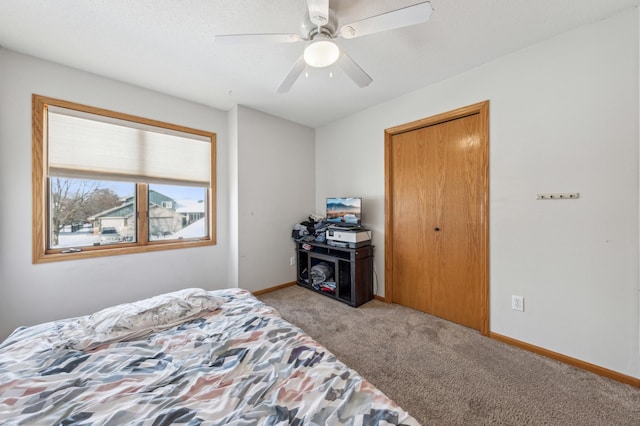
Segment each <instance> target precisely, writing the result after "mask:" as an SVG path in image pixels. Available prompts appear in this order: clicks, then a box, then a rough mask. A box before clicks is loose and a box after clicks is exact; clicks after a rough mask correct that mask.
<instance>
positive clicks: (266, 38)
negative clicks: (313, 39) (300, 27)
mask: <svg viewBox="0 0 640 426" xmlns="http://www.w3.org/2000/svg"><path fill="white" fill-rule="evenodd" d="M301 40H304V38H303V37H302V36H300V35H299V34H229V35H217V36H214V37H213V42H214V43H215V44H217V45H220V46H236V45H240V44H260V43H294V42H296V41H301Z"/></svg>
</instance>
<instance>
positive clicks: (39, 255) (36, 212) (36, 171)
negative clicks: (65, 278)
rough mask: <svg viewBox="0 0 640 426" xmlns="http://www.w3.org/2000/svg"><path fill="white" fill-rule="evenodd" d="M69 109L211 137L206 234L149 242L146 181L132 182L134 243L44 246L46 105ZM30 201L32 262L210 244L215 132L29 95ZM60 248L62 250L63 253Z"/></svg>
mask: <svg viewBox="0 0 640 426" xmlns="http://www.w3.org/2000/svg"><path fill="white" fill-rule="evenodd" d="M49 105H51V106H57V107H61V108H67V109H73V110H78V111H83V112H88V113H91V114H97V115H102V116H106V117H111V118H117V119H121V120H126V121H131V122H134V123H142V124H146V125H151V126H156V127H161V128H166V129H170V130H175V131H179V132H185V133H191V134H195V135H199V136H205V137H208V138H210V140H211V179H210V182H211V185H210V187H209V188H208V189H207V204H208V210H209V211H208V215H207V219H208V230H209V232H208V234H209V235H208V236H206V237H202V238H200V239H193V240H179V241H150V240H149V238H148V233H149V222H148V219H147V209H148V195H147V194H148V186H149V185H148V184H146V183H141V182H134V183H136V188H137V189H136V200H137V202H136V204H137V219H136V233H137V242H134V243H121V244H117V245H115V246H114V245H111V246H109V245H104V246H88V247H82V248H81V249H80V251H71V252H69V250H66V248H64V249H49V248H48V238H47V235H48V232H49V209H48V194H49V190H48V173H47V169H48V159H47V138H46V133H47V128H46V126H47V109H48V106H49ZM32 191H33V192H32V197H33V198H32V204H33V219H32V220H33V223H32V226H33V229H32V231H33V234H32V255H33V263H34V264H35V263H45V262H56V261H63V260H73V259H87V258H95V257H103V256H116V255H122V254H132V253H147V252H152V251H159V250H175V249H181V248H190V247H201V246H210V245H215V244H216V134H215V133H212V132H206V131H202V130H197V129H193V128H188V127H184V126H178V125H175V124H169V123H165V122H161V121H156V120H151V119H147V118H142V117H137V116H133V115H129V114H124V113H119V112H114V111H109V110H106V109H101V108H95V107H91V106H87V105H82V104H77V103H74V102H69V101H64V100H60V99H54V98H49V97H45V96H41V95H36V94H33V95H32ZM63 250H64V251H65V253H63Z"/></svg>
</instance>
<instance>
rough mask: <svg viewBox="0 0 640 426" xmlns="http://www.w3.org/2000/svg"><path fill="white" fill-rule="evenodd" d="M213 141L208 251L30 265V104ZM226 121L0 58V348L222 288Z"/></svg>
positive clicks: (28, 60) (3, 54) (147, 94)
mask: <svg viewBox="0 0 640 426" xmlns="http://www.w3.org/2000/svg"><path fill="white" fill-rule="evenodd" d="M32 93H37V94H41V95H45V96H50V97H54V98H60V99H65V100H69V101H73V102H79V103H83V104H87V105H91V106H96V107H101V108H106V109H112V110H115V111H119V112H123V113H128V114H134V115H139V116H142V117H146V118H151V119H156V120H161V121H167V122H171V123H175V124H179V125H184V126H189V127H194V128H198V129H202V130H207V131H212V132H215V133H217V160H218V164H217V167H218V168H217V203H218V206H219V208H218V211H217V240H218V244H217V245H216V246H213V247H196V248H192V249H183V250H172V251H162V252H154V253H144V254H133V255H126V256H111V257H103V258H99V259H86V260H78V261H67V262H56V263H52V264H38V265H33V264H32V263H31V216H32V213H31V212H32V210H31V94H32ZM227 138H228V135H227V115H226V113H225V112H223V111H219V110H216V109H212V108H209V107H205V106H202V105H199V104H194V103H191V102H186V101H183V100H180V99H177V98H173V97H170V96H166V95H162V94H159V93H156V92H152V91H148V90H144V89H141V88H138V87H134V86H130V85H126V84H123V83H119V82H115V81H112V80H108V79H104V78H101V77H98V76H96V75H93V74H89V73H85V72H82V71H78V70H73V69H70V68H66V67H63V66H60V65H57V64H53V63H51V62H46V61H42V60H38V59H35V58H32V57H29V56H24V55H21V54H18V53H15V52H12V51H9V50H6V49H1V48H0V340H1V339H3V338H4V337H6V336H7V335H8V334H9V333H10V332H11V331H12V330H13V329H14V328H15V327H17V326H20V325H31V324H35V323H38V322H42V321H49V320H53V319H58V318H64V317H69V316H76V315H81V314H87V313H91V312H94V311H95V310H98V309H101V308H103V307H106V306H108V305H113V304H116V303H122V302H125V301H131V300H136V299H139V298H142V297H148V296H151V295H155V294H159V293H162V292H166V291H172V290H176V289H180V288H185V287H191V286H197V287H203V288H206V289H215V288H223V287H226V286H228V285H229V283H228V280H227V253H228V247H229V233H228V232H229V231H228V223H229V216H228V212H227V210H226V209H227V206H228V204H229V200H228V197H229V193H228V190H227V188H228V183H229V182H228V177H227V173H228V166H227V164H228V160H227V157H228V153H227Z"/></svg>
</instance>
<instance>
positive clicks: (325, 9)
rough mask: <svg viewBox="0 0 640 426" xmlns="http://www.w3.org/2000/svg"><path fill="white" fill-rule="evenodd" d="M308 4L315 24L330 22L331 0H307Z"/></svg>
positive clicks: (310, 15)
mask: <svg viewBox="0 0 640 426" xmlns="http://www.w3.org/2000/svg"><path fill="white" fill-rule="evenodd" d="M307 6H309V19H311V22H312V23H313V24H315V25H318V26H322V25H326V24H327V22H329V0H307Z"/></svg>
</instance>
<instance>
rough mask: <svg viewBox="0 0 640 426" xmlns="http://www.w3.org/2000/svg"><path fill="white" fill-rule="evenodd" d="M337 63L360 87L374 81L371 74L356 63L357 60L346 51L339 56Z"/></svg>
mask: <svg viewBox="0 0 640 426" xmlns="http://www.w3.org/2000/svg"><path fill="white" fill-rule="evenodd" d="M336 64H338V66H339V67H340V68H342V71H344V72H345V74H347V75H348V76H349V78H351V80H353V82H354V83H356V84H357V85H358V86H359V87H366V86H368V85H369V84H371V82H372V81H373V79H372V78H371V77H370V76H369V74H367V73H366V72H364V70H363V69H362V68H360V65H358V64H356V63H355V61H354V60H353V59H351V56H349V55H347V54H346V53H344V52H342V53H341V54H340V58H338V60H337V61H336Z"/></svg>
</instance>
